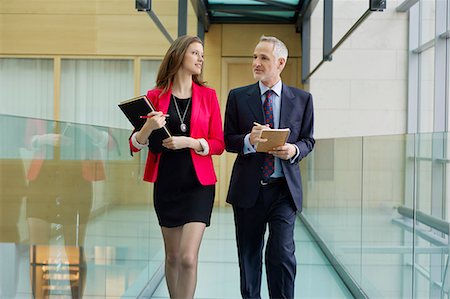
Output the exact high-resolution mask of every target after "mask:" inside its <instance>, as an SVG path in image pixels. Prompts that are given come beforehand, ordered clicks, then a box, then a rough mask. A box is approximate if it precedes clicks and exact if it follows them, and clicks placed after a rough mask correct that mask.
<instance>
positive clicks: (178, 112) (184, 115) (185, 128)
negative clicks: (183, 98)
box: [173, 96, 192, 133]
mask: <svg viewBox="0 0 450 299" xmlns="http://www.w3.org/2000/svg"><path fill="white" fill-rule="evenodd" d="M191 99H192V98H189V102H188V103H187V105H186V109H185V110H184V113H183V117H181V113H180V108H178V103H177V99H176V98H175V96H173V101H174V102H175V108H176V109H177V114H178V118H179V119H180V122H181V125H180V130H181V132H183V133H186V131H187V126H186V124H185V123H184V118H185V117H186V113H187V111H188V109H189V104H190V103H191Z"/></svg>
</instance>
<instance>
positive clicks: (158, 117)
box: [142, 111, 167, 132]
mask: <svg viewBox="0 0 450 299" xmlns="http://www.w3.org/2000/svg"><path fill="white" fill-rule="evenodd" d="M166 116H167V115H165V114H163V113H162V112H161V111H153V112H150V113H149V114H147V121H146V122H145V124H144V126H143V127H142V128H145V129H146V130H149V131H150V132H151V131H154V130H157V129H159V128H162V127H164V126H165V125H166Z"/></svg>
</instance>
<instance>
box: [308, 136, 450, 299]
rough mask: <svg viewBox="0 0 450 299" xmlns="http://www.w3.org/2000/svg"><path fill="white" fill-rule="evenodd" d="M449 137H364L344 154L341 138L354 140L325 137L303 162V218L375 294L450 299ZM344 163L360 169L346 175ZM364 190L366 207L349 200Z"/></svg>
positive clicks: (351, 274) (352, 274)
mask: <svg viewBox="0 0 450 299" xmlns="http://www.w3.org/2000/svg"><path fill="white" fill-rule="evenodd" d="M447 139H448V133H430V134H420V135H392V136H373V137H364V140H363V142H362V143H360V145H359V146H357V147H355V148H353V150H352V149H350V148H349V150H348V151H347V152H344V153H343V154H341V155H337V153H338V152H339V151H338V150H337V149H338V148H339V143H340V142H344V141H345V142H346V144H347V145H349V144H351V141H350V139H345V138H341V139H335V140H318V141H317V143H316V148H315V150H314V152H313V154H312V155H310V156H309V157H308V158H307V159H306V160H305V161H303V162H302V165H301V167H302V172H303V182H304V184H303V185H304V211H303V215H304V218H305V219H306V220H307V222H309V223H310V224H311V225H312V228H313V229H314V231H315V232H316V233H317V234H318V235H319V237H320V238H321V240H323V242H324V243H325V244H326V246H327V247H328V248H329V249H330V251H331V253H332V254H334V256H335V258H336V259H337V260H338V261H339V262H340V263H342V266H343V268H344V269H346V270H347V271H348V273H349V275H350V276H351V277H353V278H355V281H356V282H357V283H358V284H359V287H361V288H362V289H363V290H364V292H365V293H366V294H367V295H368V297H369V298H446V295H445V294H446V293H447V292H448V290H449V289H450V278H449V274H448V273H447V271H448V260H449V259H448V246H449V240H448V233H449V224H448V220H447V218H448V216H447V214H446V213H445V211H446V207H447V206H448V204H447V201H446V200H445V195H444V190H447V187H446V185H443V184H445V183H446V182H445V181H444V177H443V174H444V171H445V169H446V165H447V164H448V162H449V160H447V159H446V158H445V156H444V153H445V151H444V149H445V145H446V144H447ZM353 141H356V139H353ZM331 145H332V146H331ZM332 153H334V155H332ZM330 156H332V157H333V158H332V160H330ZM347 156H348V157H353V160H349V159H346V157H347ZM361 159H363V162H362V164H360V162H358V161H361ZM339 160H341V161H342V163H343V164H344V165H345V167H346V169H354V172H351V171H349V172H341V173H339V169H340V168H339V167H338V165H339V163H340V162H338V161H339ZM322 162H323V163H322ZM357 164H359V165H357ZM324 165H332V166H324ZM351 165H356V167H354V168H352V166H351ZM339 176H341V178H339V179H338V177H339ZM338 180H339V183H340V184H341V187H342V188H343V189H344V190H345V192H343V193H342V194H340V193H339V192H337V184H336V182H338ZM345 182H351V183H352V185H351V184H346V183H345ZM358 190H359V192H361V194H362V201H361V202H360V206H358V205H357V203H358V201H356V200H355V201H354V202H353V203H352V202H351V201H346V202H345V204H344V205H343V204H342V203H343V202H344V201H342V200H341V198H343V197H345V196H348V195H351V194H353V193H354V191H358ZM324 194H326V195H328V201H327V200H326V199H325V200H324V199H323V198H324ZM355 198H356V197H355ZM330 206H333V209H330ZM351 219H354V221H351ZM358 236H360V237H359V238H358ZM443 294H444V296H443Z"/></svg>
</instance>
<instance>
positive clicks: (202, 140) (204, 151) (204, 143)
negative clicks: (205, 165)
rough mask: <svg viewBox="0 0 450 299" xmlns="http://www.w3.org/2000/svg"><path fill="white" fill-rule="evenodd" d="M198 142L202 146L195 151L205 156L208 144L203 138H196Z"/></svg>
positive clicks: (207, 152)
mask: <svg viewBox="0 0 450 299" xmlns="http://www.w3.org/2000/svg"><path fill="white" fill-rule="evenodd" d="M197 140H198V142H200V145H201V146H202V150H201V151H195V152H196V153H197V154H199V155H200V156H206V155H208V154H209V144H208V142H207V141H206V140H205V139H204V138H199V139H197Z"/></svg>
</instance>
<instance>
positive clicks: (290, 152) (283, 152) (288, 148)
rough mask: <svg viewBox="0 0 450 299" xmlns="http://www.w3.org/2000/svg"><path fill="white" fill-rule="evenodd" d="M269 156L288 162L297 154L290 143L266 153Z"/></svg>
mask: <svg viewBox="0 0 450 299" xmlns="http://www.w3.org/2000/svg"><path fill="white" fill-rule="evenodd" d="M268 153H269V154H272V155H274V156H275V157H277V158H280V159H282V160H289V159H291V158H292V157H294V156H295V154H296V153H297V149H296V148H295V146H294V145H293V144H291V143H285V144H284V145H282V146H279V147H276V148H274V149H273V150H271V151H269V152H268Z"/></svg>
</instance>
